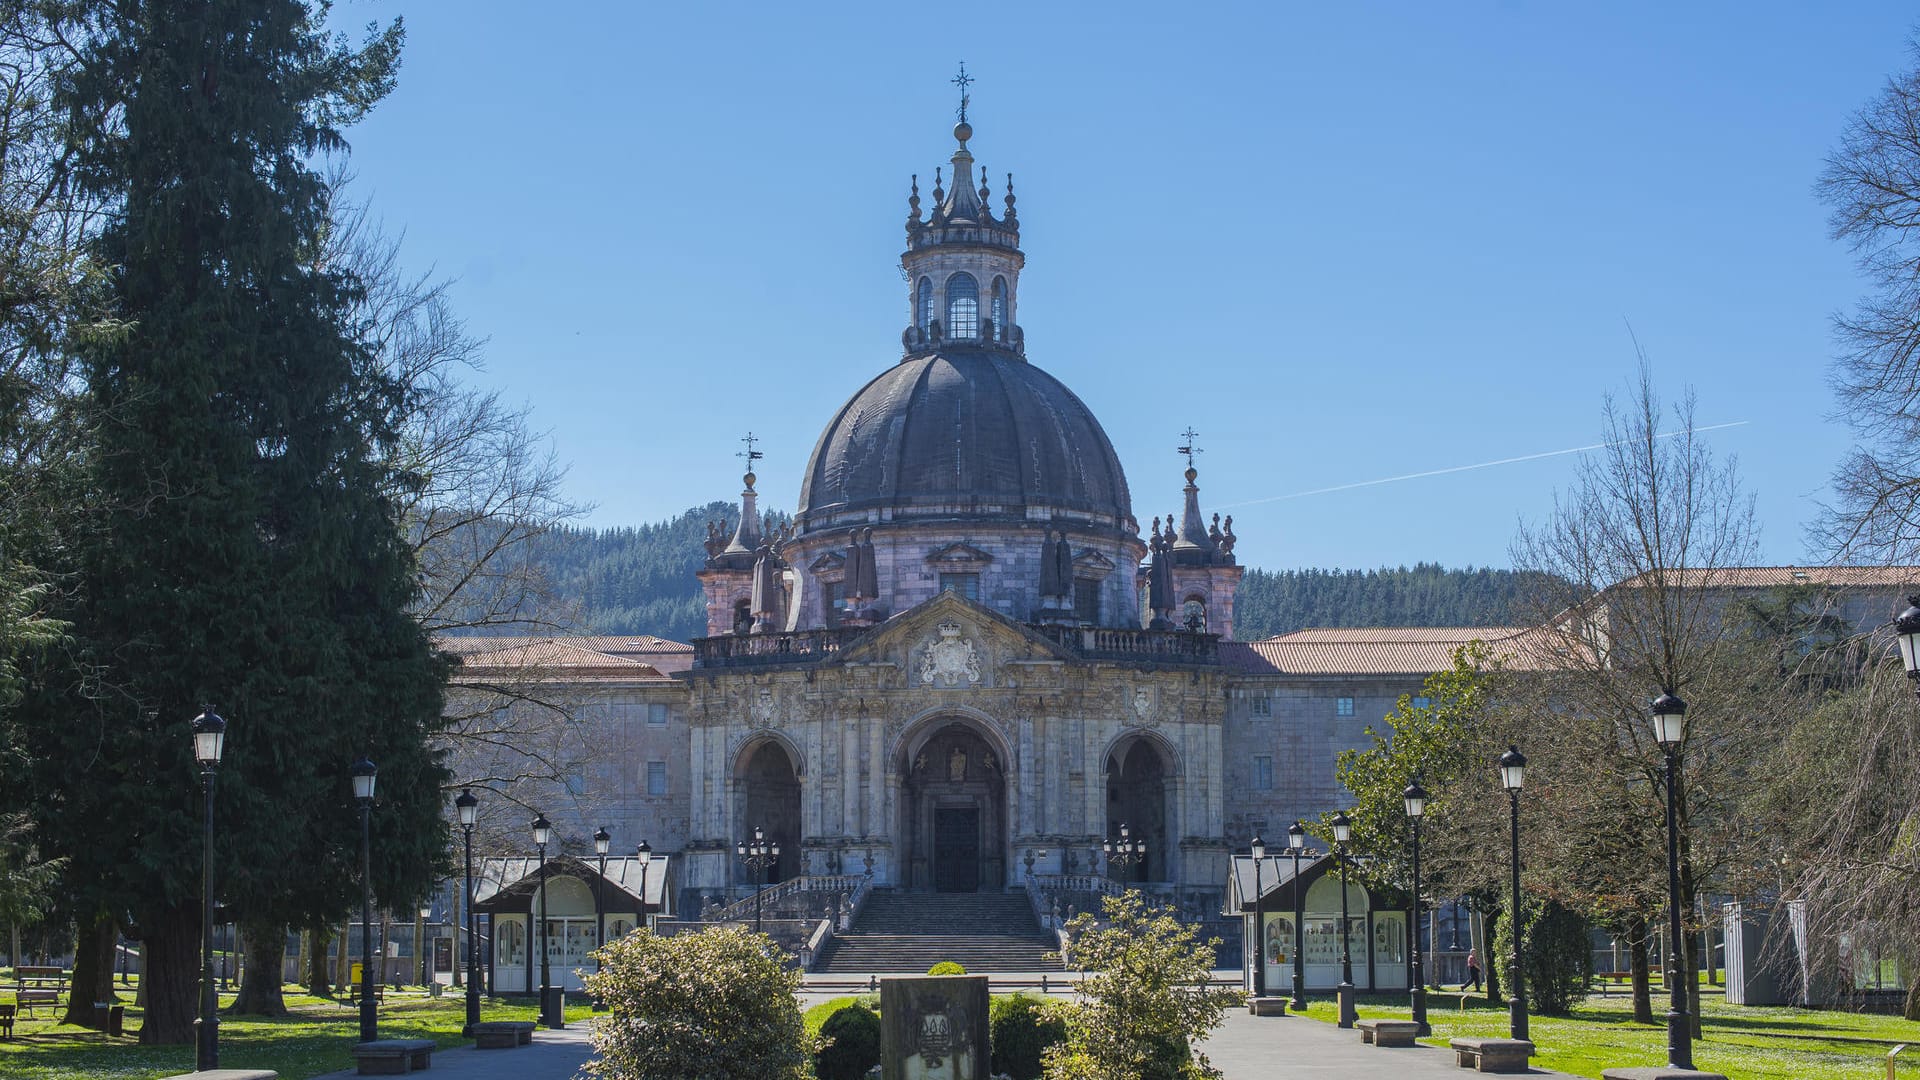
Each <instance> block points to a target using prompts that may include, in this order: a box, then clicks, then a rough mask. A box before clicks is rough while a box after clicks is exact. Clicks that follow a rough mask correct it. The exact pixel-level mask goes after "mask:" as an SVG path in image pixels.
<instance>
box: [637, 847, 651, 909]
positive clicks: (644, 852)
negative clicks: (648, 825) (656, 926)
mask: <svg viewBox="0 0 1920 1080" xmlns="http://www.w3.org/2000/svg"><path fill="white" fill-rule="evenodd" d="M636 854H638V855H639V856H640V928H641V929H642V930H644V929H646V928H647V867H649V866H651V865H653V845H651V844H649V843H647V842H646V841H645V840H642V841H640V848H639V851H638V852H636Z"/></svg>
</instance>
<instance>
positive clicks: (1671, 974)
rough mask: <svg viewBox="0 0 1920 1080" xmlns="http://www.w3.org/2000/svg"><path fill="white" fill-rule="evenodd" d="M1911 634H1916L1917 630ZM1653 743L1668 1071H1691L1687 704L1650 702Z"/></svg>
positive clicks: (1903, 640)
mask: <svg viewBox="0 0 1920 1080" xmlns="http://www.w3.org/2000/svg"><path fill="white" fill-rule="evenodd" d="M1909 614H1911V615H1914V616H1915V619H1914V621H1915V622H1916V623H1920V612H1913V611H1909V612H1907V613H1906V614H1903V615H1901V616H1900V622H1901V623H1902V624H1903V626H1902V629H1901V636H1900V653H1901V658H1902V659H1905V660H1907V670H1908V671H1909V673H1911V672H1912V670H1913V660H1912V659H1911V658H1912V657H1913V655H1914V654H1913V651H1912V647H1913V639H1912V638H1911V637H1910V636H1909V633H1908V631H1907V630H1906V628H1905V626H1904V624H1905V623H1906V622H1907V615H1909ZM1913 632H1914V633H1920V625H1916V626H1915V627H1914V630H1913ZM1652 711H1653V737H1654V740H1655V741H1657V742H1658V743H1659V744H1660V749H1661V750H1663V751H1665V752H1666V756H1667V908H1668V910H1669V911H1670V912H1671V915H1670V918H1669V921H1668V923H1667V930H1668V932H1669V934H1670V935H1671V937H1670V941H1671V942H1672V944H1671V945H1670V946H1669V947H1668V949H1667V954H1668V955H1667V987H1668V989H1669V990H1670V991H1671V996H1670V997H1669V1000H1668V1002H1667V1067H1668V1068H1670V1069H1691V1068H1693V1028H1692V1026H1691V1025H1690V1024H1689V1022H1688V1020H1687V990H1686V986H1685V983H1686V963H1685V961H1684V960H1682V957H1683V956H1684V955H1685V954H1684V953H1683V952H1682V950H1683V949H1685V948H1686V940H1687V939H1686V938H1685V937H1683V936H1681V935H1682V933H1683V931H1682V929H1681V926H1680V824H1679V821H1680V819H1679V812H1678V809H1677V804H1678V802H1679V799H1678V795H1677V789H1676V788H1675V784H1676V782H1677V780H1678V777H1679V757H1680V744H1681V742H1683V741H1685V739H1686V737H1687V703H1686V702H1684V701H1681V700H1680V699H1679V698H1677V697H1675V696H1674V695H1672V694H1661V695H1660V696H1659V697H1657V698H1655V699H1654V701H1653V710H1652Z"/></svg>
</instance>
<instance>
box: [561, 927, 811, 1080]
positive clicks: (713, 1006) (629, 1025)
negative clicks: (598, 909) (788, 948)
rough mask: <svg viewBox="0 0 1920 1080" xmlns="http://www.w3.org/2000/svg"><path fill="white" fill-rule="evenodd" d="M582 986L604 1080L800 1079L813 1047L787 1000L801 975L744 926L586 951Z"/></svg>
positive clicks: (638, 936)
mask: <svg viewBox="0 0 1920 1080" xmlns="http://www.w3.org/2000/svg"><path fill="white" fill-rule="evenodd" d="M594 955H595V957H596V958H597V959H598V960H599V961H600V967H601V970H599V971H597V972H588V973H587V974H586V977H585V978H586V984H587V992H588V993H590V994H592V995H593V996H594V998H596V999H597V1000H599V1001H600V1002H601V1003H603V1004H605V1005H606V1006H607V1009H608V1011H607V1012H606V1013H605V1014H603V1015H602V1016H601V1017H600V1018H599V1019H598V1020H596V1021H595V1023H594V1025H593V1042H594V1046H595V1047H596V1048H597V1049H598V1050H599V1051H600V1057H599V1060H597V1061H593V1062H590V1063H589V1064H588V1065H586V1067H585V1071H586V1072H587V1073H588V1074H589V1075H592V1076H598V1077H601V1078H603V1080H694V1078H697V1080H805V1078H806V1077H808V1076H810V1075H811V1073H812V1069H811V1068H810V1066H811V1064H812V1057H813V1046H812V1045H811V1040H809V1039H808V1038H807V1035H806V1029H805V1027H804V1026H803V1025H802V1024H801V1022H800V1006H799V1004H798V1002H797V1000H796V999H795V998H794V992H795V991H796V990H797V989H799V986H800V975H799V973H798V972H797V971H793V970H791V969H789V968H788V967H787V966H786V965H785V964H783V963H781V961H780V957H779V955H778V953H777V952H776V951H775V950H774V948H773V945H772V942H770V941H769V940H768V939H767V938H766V937H764V936H762V935H759V934H754V933H750V932H748V931H747V930H746V929H744V928H742V927H736V926H726V927H716V928H714V929H710V930H702V931H699V932H697V933H690V934H675V935H674V936H672V937H660V936H658V935H655V934H652V933H648V932H645V931H641V932H637V933H632V934H628V935H627V936H625V937H622V938H620V939H619V940H617V941H613V942H610V943H608V944H607V945H606V946H605V947H604V948H602V949H601V950H600V951H599V952H597V953H595V954H594Z"/></svg>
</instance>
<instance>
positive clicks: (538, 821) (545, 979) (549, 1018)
mask: <svg viewBox="0 0 1920 1080" xmlns="http://www.w3.org/2000/svg"><path fill="white" fill-rule="evenodd" d="M552 838H553V823H552V822H549V821H548V820H547V815H545V814H536V815H535V816H534V819H533V846H534V847H535V848H537V849H539V852H540V863H539V869H538V871H536V873H537V875H538V876H539V878H540V920H539V923H538V924H537V925H536V926H535V928H534V934H533V939H534V940H535V941H536V942H538V943H539V944H540V1021H541V1023H544V1024H546V1025H547V1026H548V1027H550V1028H557V1027H559V1026H560V1018H559V1017H557V1016H555V1015H553V972H552V970H551V968H550V967H549V964H548V956H547V953H548V949H547V841H548V840H550V839H552Z"/></svg>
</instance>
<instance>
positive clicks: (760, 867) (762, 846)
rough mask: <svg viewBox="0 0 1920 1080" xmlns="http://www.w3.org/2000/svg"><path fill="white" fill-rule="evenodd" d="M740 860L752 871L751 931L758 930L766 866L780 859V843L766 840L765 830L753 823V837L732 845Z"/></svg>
mask: <svg viewBox="0 0 1920 1080" xmlns="http://www.w3.org/2000/svg"><path fill="white" fill-rule="evenodd" d="M734 851H735V853H736V854H738V855H739V856H740V861H741V862H744V863H746V864H747V866H748V868H750V869H751V870H753V872H754V882H753V932H754V933H756V934H757V933H759V932H760V895H761V894H762V893H764V892H766V891H767V890H766V884H767V867H769V866H772V865H773V864H774V863H776V862H778V861H780V845H779V844H776V843H769V842H768V841H767V831H766V830H765V829H764V828H762V827H760V826H758V825H755V826H754V827H753V839H752V840H748V841H745V842H743V843H740V844H737V845H735V847H734Z"/></svg>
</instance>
